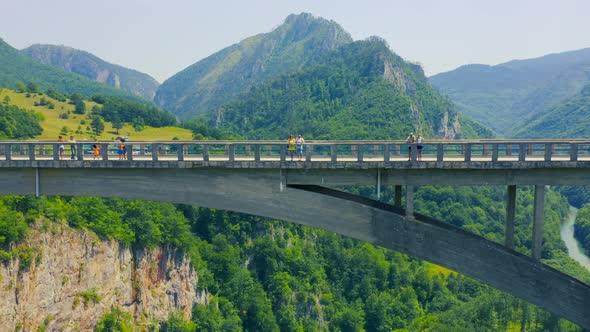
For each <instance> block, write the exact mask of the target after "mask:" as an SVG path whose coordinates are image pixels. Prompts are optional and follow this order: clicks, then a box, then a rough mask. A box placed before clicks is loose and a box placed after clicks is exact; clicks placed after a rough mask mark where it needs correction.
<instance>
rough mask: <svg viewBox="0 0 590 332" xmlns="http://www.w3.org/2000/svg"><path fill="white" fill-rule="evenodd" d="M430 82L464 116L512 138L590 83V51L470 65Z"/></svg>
mask: <svg viewBox="0 0 590 332" xmlns="http://www.w3.org/2000/svg"><path fill="white" fill-rule="evenodd" d="M430 82H431V83H432V84H433V85H434V86H436V87H437V88H438V89H440V91H441V92H442V93H444V94H446V95H448V96H449V97H450V98H451V99H452V100H453V102H454V103H455V104H456V105H457V108H458V109H459V110H460V111H462V112H463V113H465V114H466V115H469V116H471V117H472V118H473V119H475V120H477V121H479V122H481V123H482V124H483V125H486V126H488V127H490V128H492V129H493V130H495V131H496V132H497V133H499V134H500V135H502V136H505V137H510V136H512V135H513V134H514V132H516V131H518V130H519V129H520V127H522V126H523V125H525V124H527V123H528V122H529V121H531V119H534V118H536V117H539V116H542V115H543V114H545V113H546V112H548V111H549V110H550V109H552V108H553V107H556V106H558V105H559V104H561V103H563V102H564V101H565V100H566V99H567V98H571V97H572V96H574V95H575V94H577V93H578V92H579V91H580V90H581V89H582V88H583V87H584V86H585V85H587V84H589V83H590V48H586V49H582V50H577V51H571V52H564V53H558V54H550V55H546V56H543V57H540V58H535V59H526V60H517V61H510V62H507V63H503V64H499V65H496V66H487V65H466V66H462V67H459V68H457V69H455V70H452V71H449V72H446V73H441V74H437V75H434V76H432V77H431V78H430Z"/></svg>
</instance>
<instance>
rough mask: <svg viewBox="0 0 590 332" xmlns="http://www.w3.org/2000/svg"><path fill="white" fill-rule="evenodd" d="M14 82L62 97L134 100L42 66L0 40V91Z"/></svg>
mask: <svg viewBox="0 0 590 332" xmlns="http://www.w3.org/2000/svg"><path fill="white" fill-rule="evenodd" d="M17 82H24V83H29V82H35V83H36V84H37V85H38V86H39V87H40V88H41V89H42V90H43V91H45V90H47V89H48V88H50V87H53V88H55V89H57V90H58V91H61V92H62V93H66V94H72V93H75V92H78V93H81V94H82V95H84V96H86V97H90V96H91V95H93V94H96V93H101V94H104V95H109V96H126V97H129V98H133V99H136V98H137V97H135V96H132V95H131V94H129V93H127V92H125V91H123V90H119V89H115V88H112V87H110V86H107V85H105V84H101V83H98V82H96V81H94V80H91V79H89V78H86V77H84V76H81V75H78V74H75V73H70V72H67V71H64V70H61V69H58V68H54V67H51V66H47V65H44V64H42V63H40V62H38V61H36V60H34V59H32V58H30V57H28V56H26V55H24V54H22V53H21V52H19V51H18V50H17V49H15V48H14V47H12V46H10V45H8V44H7V43H5V42H4V41H3V40H2V39H0V87H5V88H10V89H13V88H14V87H15V86H16V84H17Z"/></svg>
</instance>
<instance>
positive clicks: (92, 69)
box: [21, 44, 159, 100]
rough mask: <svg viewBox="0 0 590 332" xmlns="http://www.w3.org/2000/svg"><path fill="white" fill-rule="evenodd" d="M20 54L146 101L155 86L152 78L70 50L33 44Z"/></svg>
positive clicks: (62, 47)
mask: <svg viewBox="0 0 590 332" xmlns="http://www.w3.org/2000/svg"><path fill="white" fill-rule="evenodd" d="M21 52H22V53H23V54H26V55H28V56H30V57H31V58H33V59H35V60H37V61H39V62H41V63H42V64H45V65H49V66H52V67H56V68H60V69H63V70H67V71H70V72H73V73H76V74H80V75H82V76H86V77H88V78H90V79H93V80H96V81H98V82H100V83H104V84H107V85H110V86H112V87H114V88H117V89H121V90H124V91H127V92H129V93H131V94H134V95H136V96H139V97H143V98H145V99H148V100H152V99H153V98H154V96H155V95H156V90H157V89H158V86H159V84H158V82H157V81H156V80H155V79H154V78H152V77H151V76H149V75H147V74H145V73H141V72H139V71H137V70H133V69H129V68H125V67H122V66H119V65H115V64H112V63H109V62H106V61H104V60H102V59H100V58H98V57H97V56H95V55H93V54H90V53H88V52H84V51H81V50H77V49H74V48H71V47H66V46H57V45H39V44H35V45H32V46H29V47H27V48H25V49H24V50H22V51H21Z"/></svg>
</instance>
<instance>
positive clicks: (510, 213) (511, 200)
mask: <svg viewBox="0 0 590 332" xmlns="http://www.w3.org/2000/svg"><path fill="white" fill-rule="evenodd" d="M506 196H507V199H506V234H505V241H506V242H505V245H506V248H509V249H514V216H515V211H516V186H515V185H509V186H508V188H507V195H506Z"/></svg>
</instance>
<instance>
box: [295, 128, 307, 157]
mask: <svg viewBox="0 0 590 332" xmlns="http://www.w3.org/2000/svg"><path fill="white" fill-rule="evenodd" d="M295 144H296V145H297V157H298V158H299V161H301V158H302V157H303V144H305V140H304V139H303V136H301V134H299V136H297V139H296V140H295Z"/></svg>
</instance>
